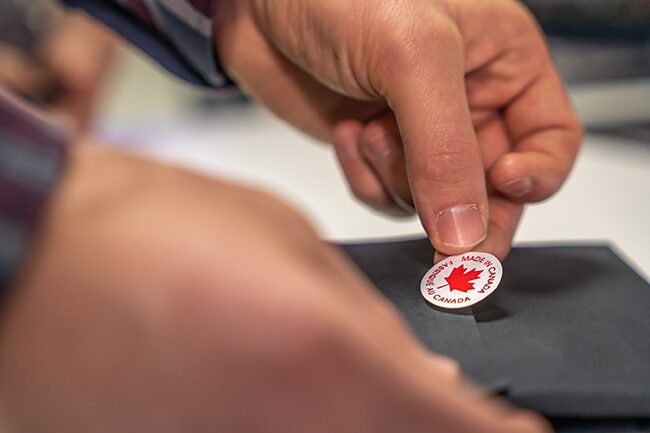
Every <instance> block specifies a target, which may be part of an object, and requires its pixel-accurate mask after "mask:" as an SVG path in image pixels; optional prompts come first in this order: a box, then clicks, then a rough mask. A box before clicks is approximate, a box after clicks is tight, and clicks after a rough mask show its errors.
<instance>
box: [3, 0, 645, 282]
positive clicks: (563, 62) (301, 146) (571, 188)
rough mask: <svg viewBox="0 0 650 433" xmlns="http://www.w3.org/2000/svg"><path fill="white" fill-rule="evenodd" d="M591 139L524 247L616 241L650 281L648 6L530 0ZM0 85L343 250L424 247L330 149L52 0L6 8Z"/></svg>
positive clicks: (528, 230)
mask: <svg viewBox="0 0 650 433" xmlns="http://www.w3.org/2000/svg"><path fill="white" fill-rule="evenodd" d="M526 3H527V4H528V6H529V7H530V8H531V10H532V11H533V12H534V13H535V14H536V15H537V16H538V18H539V19H540V22H541V25H542V27H543V28H544V30H545V31H546V32H547V34H548V36H549V39H550V44H551V47H552V51H553V54H554V56H555V59H556V62H557V64H558V67H559V68H560V70H561V72H562V74H563V76H564V78H565V80H566V81H567V84H568V87H569V91H570V94H571V96H572V98H573V101H574V103H575V106H576V108H577V110H578V112H579V114H580V117H581V118H582V120H583V122H584V124H585V126H586V128H587V131H588V135H587V139H586V143H585V146H584V149H583V152H582V155H581V158H580V160H579V162H578V165H577V167H576V170H575V171H574V173H573V175H572V176H571V178H570V179H569V182H568V183H567V185H566V187H565V188H564V189H563V190H562V191H561V192H560V193H559V194H558V195H557V196H555V197H554V198H552V199H551V200H550V201H548V202H546V203H544V204H541V205H536V206H532V207H530V208H529V210H528V211H527V215H526V217H525V219H524V222H523V224H522V225H521V228H520V230H519V232H518V235H517V242H518V243H520V244H522V243H524V244H530V243H538V242H552V243H566V244H570V243H576V242H579V243H584V242H595V243H600V242H607V243H610V244H612V245H613V247H614V248H615V249H616V250H617V251H618V252H619V253H621V254H623V255H624V256H626V257H627V259H628V261H629V262H630V263H631V264H632V265H633V266H634V267H636V269H637V270H639V271H640V272H641V273H642V274H644V275H645V276H646V277H648V276H650V247H649V246H648V245H647V244H648V241H649V240H650V227H649V226H648V222H647V221H649V218H648V216H647V215H649V214H650V192H649V189H650V0H528V1H527V2H526ZM0 29H2V30H0V33H2V34H0V80H2V81H3V82H5V83H6V84H8V85H10V86H12V87H13V88H14V89H16V90H17V91H18V92H20V93H22V94H23V95H25V96H26V97H28V98H30V99H32V100H33V101H34V102H36V103H38V104H41V105H46V106H51V107H54V108H55V109H56V110H57V111H58V112H59V113H63V115H65V116H67V118H68V119H71V120H70V121H71V122H73V123H75V124H76V125H77V127H78V128H80V129H87V130H89V131H90V132H91V133H92V134H93V135H95V136H96V137H98V138H99V139H100V140H103V141H109V142H111V143H115V145H116V146H120V147H122V148H127V149H129V150H132V151H135V152H139V153H142V154H146V155H148V156H150V157H152V158H157V159H161V160H164V161H170V162H173V163H176V164H181V165H184V166H188V167H191V168H194V169H196V170H199V171H201V172H204V173H206V174H209V175H214V176H219V177H226V178H230V179H234V180H237V181H241V182H245V183H248V184H252V185H256V186H258V187H260V188H262V189H265V190H267V191H270V192H273V193H275V194H276V195H279V196H280V197H282V198H284V199H285V200H286V201H288V202H290V203H292V204H293V205H294V206H295V207H297V208H299V209H300V210H302V211H303V212H304V213H305V214H307V215H308V216H309V217H310V218H311V220H312V221H313V222H314V224H315V225H316V226H317V227H318V228H319V229H320V231H321V233H322V234H323V236H324V237H325V238H327V239H330V240H334V241H352V240H368V239H385V238H393V237H415V236H422V234H423V231H422V229H421V227H420V224H419V222H418V221H417V220H414V219H412V220H396V219H391V218H388V217H385V216H383V215H379V214H377V213H375V212H373V211H372V210H369V209H368V208H366V207H364V206H362V205H360V204H358V203H357V202H356V201H355V200H354V199H353V198H352V196H351V195H350V194H349V192H348V190H347V187H346V185H345V183H344V181H343V178H342V176H341V173H340V172H339V169H338V166H337V163H336V160H335V158H334V155H333V152H332V150H331V149H330V148H329V147H328V146H326V145H324V144H322V143H317V142H315V141H314V140H312V139H310V138H308V137H306V136H304V135H303V134H301V133H299V132H297V131H295V130H293V129H291V128H290V127H288V126H286V125H284V124H283V123H281V122H279V121H278V120H276V119H275V118H274V117H273V116H272V115H271V114H269V113H268V112H267V111H266V110H265V109H263V108H261V107H259V106H258V105H256V104H254V103H251V102H249V101H247V100H246V99H245V98H243V97H241V96H240V97H232V96H231V97H229V98H224V97H219V96H218V95H208V94H206V92H205V91H202V90H197V89H193V88H191V87H188V86H185V85H183V84H182V83H180V82H178V81H177V80H176V79H174V78H172V77H170V76H168V75H166V74H165V73H164V72H162V71H161V70H160V69H158V68H157V67H156V66H154V65H153V64H151V63H150V61H148V60H147V59H146V58H145V57H143V56H142V55H141V54H140V53H138V52H136V51H134V50H133V49H132V48H130V47H128V46H126V45H125V44H123V43H122V42H121V41H119V39H117V38H115V37H114V36H112V35H111V34H109V33H108V32H106V31H104V30H103V29H101V28H97V27H95V26H94V25H93V24H92V23H91V22H89V21H87V20H86V19H85V18H83V17H81V16H66V15H63V14H62V13H60V11H57V9H56V8H55V7H53V4H52V3H50V1H49V0H30V1H27V0H0Z"/></svg>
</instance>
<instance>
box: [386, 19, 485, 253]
mask: <svg viewBox="0 0 650 433" xmlns="http://www.w3.org/2000/svg"><path fill="white" fill-rule="evenodd" d="M433 25H434V26H435V27H436V28H434V29H430V31H428V30H427V27H424V30H423V31H422V32H420V31H415V32H411V33H413V34H415V35H416V36H414V37H413V38H414V40H409V41H407V43H406V44H405V45H407V46H401V48H402V51H396V52H394V53H392V54H393V56H392V57H391V58H392V59H394V61H393V62H392V67H391V68H390V69H389V71H391V70H392V71H394V72H393V73H390V72H388V73H387V74H388V75H387V77H383V78H384V79H383V80H382V81H381V85H380V88H381V89H383V90H382V91H383V94H384V96H385V97H386V99H387V101H388V103H389V105H390V106H391V108H392V109H393V111H394V112H395V114H396V117H397V121H398V124H399V127H400V131H401V135H402V138H403V141H404V147H405V155H406V161H407V164H408V165H407V167H408V173H409V179H410V184H411V189H412V191H413V198H414V202H415V205H416V208H417V211H418V215H419V216H420V219H421V220H422V224H423V226H424V228H425V230H426V232H427V234H428V236H429V238H430V240H431V242H432V244H433V246H434V247H435V248H436V249H437V250H438V251H440V252H443V253H447V254H458V253H461V252H464V251H467V250H469V249H471V248H472V247H474V246H475V245H477V244H479V243H480V242H482V241H483V240H484V239H485V236H486V229H487V221H488V203H487V195H486V191H485V179H484V172H483V164H482V162H481V155H480V152H479V149H478V146H477V142H476V137H475V135H474V130H473V126H472V121H471V117H470V113H469V108H468V104H467V98H466V94H465V87H464V63H463V57H464V53H463V44H462V40H461V39H460V36H459V35H458V34H457V32H456V31H455V30H450V29H447V28H446V27H445V25H444V23H434V24H433ZM424 26H426V24H424ZM423 36H425V37H423ZM398 47H400V46H398ZM432 53H435V55H432ZM397 72H399V73H397Z"/></svg>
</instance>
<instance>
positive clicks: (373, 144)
mask: <svg viewBox="0 0 650 433" xmlns="http://www.w3.org/2000/svg"><path fill="white" fill-rule="evenodd" d="M388 140H389V139H388V137H387V136H386V134H377V135H376V136H374V137H373V138H372V139H370V140H367V141H366V143H365V148H366V150H368V152H369V153H370V156H372V157H373V158H376V159H387V158H389V157H390V155H391V153H392V151H391V146H390V145H389V143H388Z"/></svg>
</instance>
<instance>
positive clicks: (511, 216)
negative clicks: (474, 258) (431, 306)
mask: <svg viewBox="0 0 650 433" xmlns="http://www.w3.org/2000/svg"><path fill="white" fill-rule="evenodd" d="M477 138H478V141H479V146H480V148H481V153H482V156H483V164H484V166H485V167H490V166H492V165H493V164H494V163H495V161H498V160H499V158H501V157H502V155H505V154H507V153H508V151H509V150H510V140H509V137H508V135H507V133H506V130H505V127H504V125H503V121H502V120H501V118H500V117H498V116H497V117H493V118H492V119H491V120H490V121H489V122H487V123H485V124H484V125H483V126H482V127H481V128H479V129H478V130H477ZM488 190H490V188H488ZM488 202H489V203H490V221H489V223H488V234H487V237H486V239H485V241H483V242H482V243H481V244H479V245H477V246H476V247H475V249H476V250H478V251H485V252H488V253H490V254H494V255H495V256H497V257H498V258H499V259H501V260H503V259H504V258H505V257H506V256H507V255H508V252H509V251H510V247H511V244H512V240H513V238H514V235H515V232H516V229H517V226H518V224H519V221H520V219H521V215H522V206H521V205H520V204H518V203H517V202H515V201H512V200H510V199H509V198H507V197H505V196H502V195H501V194H499V193H498V192H495V191H493V192H491V193H489V195H488ZM445 258H446V257H445V256H444V255H442V254H439V253H437V254H436V256H435V257H434V261H435V262H436V263H437V262H438V261H440V260H444V259H445Z"/></svg>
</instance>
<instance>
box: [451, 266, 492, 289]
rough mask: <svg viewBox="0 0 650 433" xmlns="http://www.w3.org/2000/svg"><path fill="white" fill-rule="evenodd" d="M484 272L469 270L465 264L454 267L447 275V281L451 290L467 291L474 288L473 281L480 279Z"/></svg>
mask: <svg viewBox="0 0 650 433" xmlns="http://www.w3.org/2000/svg"><path fill="white" fill-rule="evenodd" d="M482 273H483V271H479V270H476V269H472V270H467V269H465V266H464V265H460V266H459V267H457V268H454V270H453V271H451V274H449V276H448V277H445V281H447V285H448V286H449V291H450V292H453V291H454V290H458V291H460V292H465V293H467V292H468V291H469V290H474V284H473V283H472V281H474V280H476V279H478V278H479V277H480V276H481V274H482ZM442 287H444V286H442Z"/></svg>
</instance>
